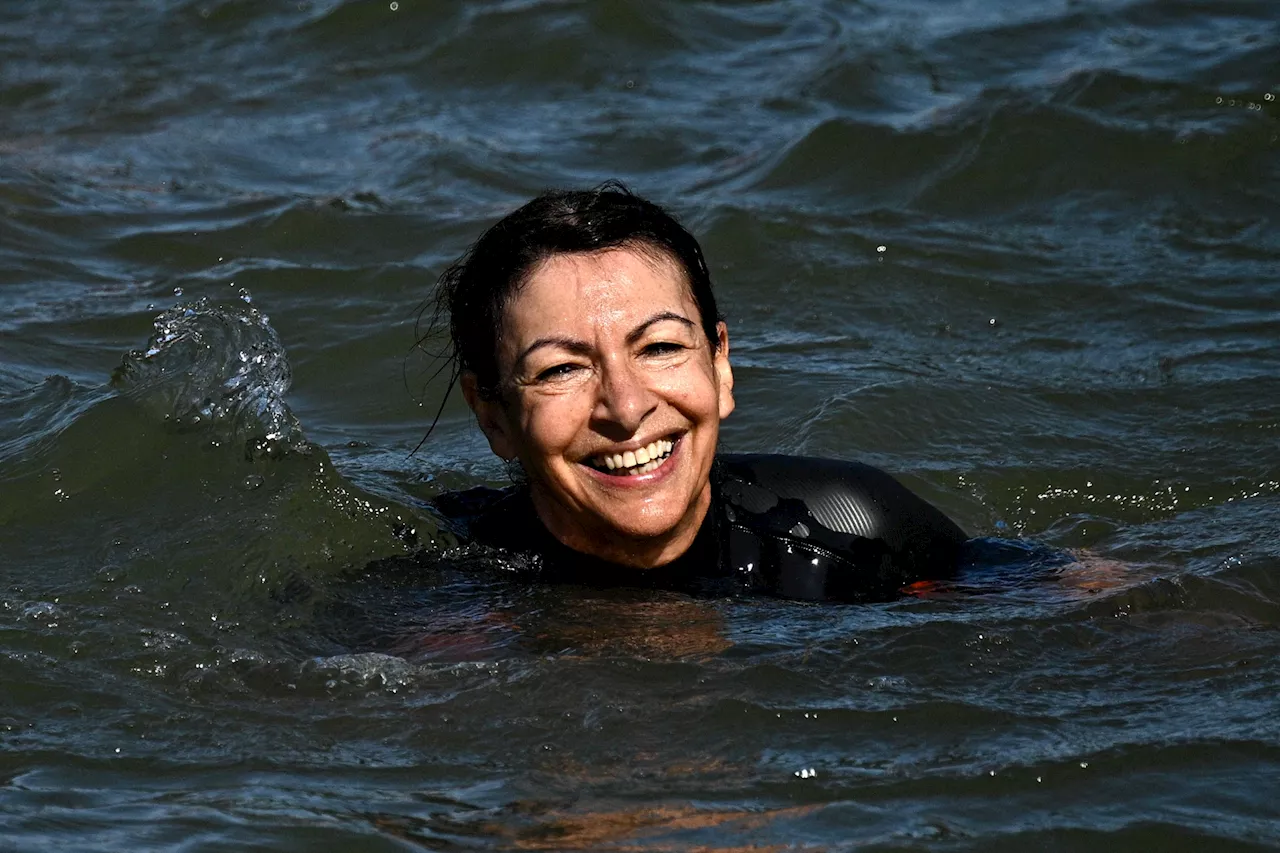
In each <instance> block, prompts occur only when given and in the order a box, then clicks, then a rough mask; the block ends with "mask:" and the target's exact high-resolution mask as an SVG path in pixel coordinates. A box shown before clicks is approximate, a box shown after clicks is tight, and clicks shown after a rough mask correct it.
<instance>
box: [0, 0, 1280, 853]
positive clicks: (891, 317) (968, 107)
mask: <svg viewBox="0 0 1280 853" xmlns="http://www.w3.org/2000/svg"><path fill="white" fill-rule="evenodd" d="M1277 98H1280V11H1277V8H1276V6H1275V4H1274V3H1272V2H1263V1H1262V0H1259V2H1225V0H1224V2H1210V0H1200V2H1186V1H1185V0H1138V1H1137V2H1106V0H1067V2H1061V0H1055V2H1049V0H1043V1H1042V0H1027V2H1021V3H1000V2H996V0H967V2H960V1H959V0H957V2H944V0H937V2H924V0H905V2H883V1H882V0H881V2H863V3H854V2H849V3H843V2H813V3H810V2H801V0H775V2H709V1H708V2H675V0H631V2H622V0H610V2H593V3H581V2H552V0H518V1H517V0H511V2H496V0H495V2H456V0H455V2H444V0H441V1H440V2H423V1H422V0H399V2H398V3H389V2H354V0H347V2H342V0H322V2H301V3H295V2H288V3H284V2H281V3H266V2H261V3H259V2H247V0H223V2H217V0H207V2H189V0H146V2H138V0H133V1H132V2H124V0H93V1H92V2H90V0H68V2H64V3H48V2H39V0H6V2H5V3H4V4H3V5H2V6H0V849H3V850H21V851H28V850H32V851H35V850H130V851H133V850H171V849H181V850H184V851H214V850H316V849H334V850H419V849H426V850H472V849H484V850H487V849H537V850H568V849H576V850H580V849H591V850H597V849H599V850H672V851H674V850H695V849H696V850H778V849H785V850H850V849H876V850H890V849H894V850H897V849H929V850H981V851H989V850H996V851H1005V850H1007V851H1021V850H1033V849H1034V850H1052V851H1076V850H1079V851H1090V853H1092V851H1095V850H1100V849H1101V850H1160V851H1168V850H1197V851H1198V850H1210V849H1211V850H1253V849H1267V848H1274V847H1280V806H1278V805H1277V803H1278V802H1280V701H1278V700H1277V691H1278V690H1280V142H1278V139H1280V103H1278V102H1277ZM608 177H618V178H622V179H624V180H625V181H627V182H628V183H630V184H631V185H632V186H633V187H634V188H635V189H636V190H638V191H640V192H642V193H644V194H646V195H648V196H651V197H653V198H655V199H656V200H658V201H661V202H663V203H666V204H668V205H670V206H671V207H672V208H673V209H674V210H676V211H677V212H678V213H679V214H680V215H681V216H682V217H683V218H684V219H685V221H686V222H687V223H688V224H689V225H690V226H691V227H692V229H693V230H694V231H695V232H696V233H697V234H699V235H700V236H701V237H702V238H703V240H704V244H705V247H706V249H707V253H708V258H709V261H710V262H711V264H712V268H713V275H714V277H715V278H716V282H717V287H718V289H719V293H720V295H721V300H722V304H723V305H724V307H725V308H726V312H727V314H728V316H729V321H730V329H731V336H732V352H733V358H734V363H735V369H736V378H737V391H738V410H737V412H736V413H735V414H734V415H733V417H732V418H731V419H730V421H729V422H727V423H726V436H725V444H726V447H728V448H730V449H734V450H740V451H753V450H767V451H783V452H804V453H810V454H815V455H831V456H842V457H848V458H856V459H860V460H863V461H866V462H869V463H872V464H875V465H879V466H881V467H884V468H886V469H888V470H890V471H892V472H894V473H896V474H897V475H899V476H900V478H901V479H902V480H903V481H904V482H906V483H907V484H909V485H910V486H911V487H912V488H914V489H916V490H918V491H919V492H921V493H922V494H924V495H925V496H927V497H928V498H929V499H930V500H932V501H934V502H935V503H937V504H938V505H939V506H940V507H942V508H943V509H944V510H946V511H947V512H948V514H950V515H951V516H952V517H954V518H955V519H956V520H957V521H958V522H960V523H961V524H962V525H963V526H964V527H965V528H966V529H968V530H969V531H971V532H972V533H974V534H975V535H986V536H991V535H999V536H1006V537H1013V538H1018V537H1022V538H1025V539H1027V540H1030V541H1037V542H1045V543H1048V544H1050V545H1052V546H1053V547H1056V548H1069V549H1080V550H1081V551H1083V552H1085V553H1086V557H1085V558H1084V560H1085V562H1084V563H1082V564H1079V565H1076V566H1072V567H1069V568H1067V569H1066V570H1063V571H1060V572H1049V573H1045V572H1039V573H1036V572H1031V571H1030V570H1028V573H1029V574H1031V575H1034V577H1020V576H1017V574H1016V573H1013V574H1012V575H1010V574H1009V573H1004V574H1001V573H995V572H992V573H988V574H984V573H982V572H980V571H977V572H974V573H972V574H971V575H970V576H968V577H966V578H964V579H963V580H964V583H963V585H964V587H965V589H966V590H967V591H964V592H961V593H956V594H949V595H943V596H941V597H937V598H931V599H905V600H902V601H898V602H893V603H889V604H882V605H872V606H804V605H798V604H794V603H788V602H783V601H776V600H769V599H755V600H737V601H705V600H696V601H695V600H690V599H686V598H683V597H681V596H677V595H670V594H658V593H641V592H634V593H630V592H615V593H602V592H591V591H586V590H576V589H566V588H541V587H536V586H529V585H524V584H518V583H514V582H512V581H510V580H508V579H507V578H506V577H504V576H503V573H502V571H501V569H500V568H497V569H495V568H493V567H490V568H489V570H488V571H485V570H484V568H485V567H484V566H483V565H482V566H477V565H475V564H476V562H477V559H476V558H475V557H468V556H467V555H465V554H464V555H461V556H460V555H457V554H453V553H448V552H446V549H447V548H448V546H449V542H448V540H447V539H446V538H445V537H443V536H441V535H439V534H438V533H437V532H436V531H435V529H434V527H433V526H432V523H431V520H430V518H429V517H428V516H427V515H426V514H425V513H424V512H423V511H422V510H421V509H420V506H421V503H420V502H421V500H422V499H424V498H429V497H431V496H432V495H434V494H437V493H438V492H440V491H442V490H445V489H448V488H456V487H460V486H467V485H473V484H477V483H481V482H501V480H502V478H503V476H504V475H503V471H502V470H501V468H500V467H499V465H498V464H497V463H496V461H495V460H494V459H492V458H491V457H490V456H489V455H488V453H487V450H486V448H485V447H484V444H483V442H482V441H481V440H480V439H479V437H478V434H477V432H476V430H475V429H474V427H473V426H472V424H471V423H470V422H469V420H468V418H467V417H466V414H465V412H464V410H463V409H462V407H461V404H460V401H458V400H453V401H451V402H450V403H449V404H448V405H447V407H446V409H445V413H444V418H443V420H442V424H441V428H440V429H439V430H438V431H437V433H436V435H434V436H433V437H432V438H431V440H430V441H429V442H428V443H427V444H426V445H425V446H424V447H423V448H422V449H421V450H420V451H418V453H417V454H416V455H413V456H410V455H409V454H410V451H411V450H412V449H413V448H414V446H415V445H416V444H417V443H418V441H419V440H420V439H421V437H422V434H423V432H424V430H425V426H426V424H427V422H428V421H429V419H430V415H431V413H432V412H433V411H434V405H435V404H436V402H437V400H438V398H437V397H436V396H434V395H433V391H432V389H430V388H428V389H427V393H426V396H425V397H423V396H422V392H423V386H424V382H425V380H426V378H427V376H428V375H429V372H430V369H431V366H430V364H429V363H428V362H427V361H426V360H425V359H423V358H421V357H420V356H418V355H414V354H412V353H411V351H410V349H411V346H412V343H413V341H414V329H413V323H414V318H415V316H416V312H417V309H418V307H419V306H420V305H421V304H422V302H423V301H424V300H425V299H427V298H428V297H429V295H430V292H431V287H432V283H433V281H434V278H435V276H436V275H437V274H438V273H439V271H440V270H441V269H442V268H443V267H444V265H446V264H447V263H448V262H449V261H450V260H452V259H453V258H454V257H456V256H457V255H458V254H459V253H460V252H461V251H462V250H463V248H465V246H466V245H467V243H468V242H469V241H470V240H472V239H474V238H475V237H476V236H477V235H478V234H479V232H480V230H481V229H482V228H483V227H484V226H486V225H487V224H489V223H490V222H492V221H493V220H494V219H495V218H496V217H497V216H499V215H500V214H501V213H503V212H505V211H506V210H508V209H510V208H512V207H513V206H515V205H516V204H518V203H520V202H522V201H523V200H525V199H527V198H528V197H529V196H531V195H532V194H534V193H535V192H537V191H538V190H540V189H542V188H544V187H546V186H553V185H560V186H565V185H568V186H581V185H589V184H593V183H595V182H598V181H600V180H602V179H604V178H608ZM168 309H174V310H173V311H171V312H170V313H167V314H166V315H165V316H164V317H163V318H162V319H161V320H160V321H159V325H158V326H157V325H153V324H154V323H155V322H156V318H157V315H159V314H161V312H162V311H167V310H168ZM268 317H269V320H268V319H267V318H268ZM153 335H154V336H155V337H154V338H153V337H152V336H153ZM149 338H152V340H151V341H150V342H149ZM149 346H150V347H152V350H153V351H152V352H150V354H148V347H149ZM130 352H132V353H133V354H132V355H128V354H129V353H130ZM122 365H123V366H122ZM117 368H119V371H118V372H117V378H116V380H115V382H114V384H113V383H112V380H111V376H112V373H113V371H117ZM436 390H437V391H438V389H436ZM414 549H422V555H423V556H422V557H421V559H420V560H419V561H418V563H417V565H416V567H414V568H412V569H410V568H407V567H406V565H405V564H404V563H400V564H395V563H391V564H386V563H384V564H383V565H384V566H389V568H385V569H382V570H374V571H371V572H368V573H366V572H365V570H364V567H365V566H366V564H368V563H369V562H370V561H372V560H377V559H380V558H385V557H395V556H397V555H404V554H405V553H407V552H409V551H410V550H414ZM478 562H480V563H484V560H483V559H482V558H481V559H479V560H478Z"/></svg>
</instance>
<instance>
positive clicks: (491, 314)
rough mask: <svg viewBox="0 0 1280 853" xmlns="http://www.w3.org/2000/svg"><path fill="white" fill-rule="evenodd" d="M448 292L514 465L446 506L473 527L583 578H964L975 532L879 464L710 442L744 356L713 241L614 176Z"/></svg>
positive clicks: (478, 406)
mask: <svg viewBox="0 0 1280 853" xmlns="http://www.w3.org/2000/svg"><path fill="white" fill-rule="evenodd" d="M439 301H440V302H439V305H440V309H441V310H442V311H444V312H447V313H448V316H449V329H450V336H451V340H452V347H453V357H454V359H455V361H454V369H455V371H456V373H455V378H456V379H457V380H458V381H459V383H460V385H461V387H462V391H463V395H464V396H465V397H466V400H467V404H468V405H469V406H470V407H471V409H472V411H473V412H475V415H476V419H477V420H478V421H479V424H480V428H481V429H482V430H483V431H484V434H485V436H486V438H487V439H488V441H489V446H490V448H491V449H492V450H493V452H494V453H495V454H497V455H498V456H499V457H501V458H502V459H504V460H507V461H508V462H515V463H518V465H519V468H520V470H522V471H523V477H522V478H521V479H523V482H521V483H520V484H519V485H517V486H515V487H513V488H511V489H507V490H503V491H500V492H499V491H494V490H488V489H481V490H472V491H470V492H464V493H461V494H456V495H446V496H444V497H442V498H440V499H439V500H438V501H437V508H438V509H439V510H440V511H441V512H442V513H443V514H444V515H445V516H446V518H447V519H448V521H449V522H450V523H451V524H452V526H454V528H455V529H456V530H457V531H458V532H459V533H460V534H461V535H462V536H464V537H465V538H468V539H470V540H473V541H476V542H478V543H481V544H484V545H488V546H492V547H496V548H501V549H503V550H505V551H507V552H510V553H513V554H516V555H520V556H522V557H524V558H527V559H529V560H531V561H532V562H534V563H536V564H537V565H538V566H539V567H540V569H541V570H542V571H543V572H545V573H546V575H547V576H548V577H552V578H557V579H564V580H574V581H579V582H586V583H591V584H625V585H642V586H663V587H672V588H686V589H688V588H708V587H710V588H714V589H726V588H729V587H733V586H735V585H736V586H745V587H748V588H751V589H758V590H764V591H769V592H773V593H776V594H779V595H783V596H787V597H793V598H803V599H815V600H816V599H837V600H865V599H868V598H884V597H887V596H892V595H894V594H896V592H897V591H898V590H899V589H901V588H902V587H904V586H905V585H908V584H911V583H913V582H916V581H921V580H927V579H935V578H941V577H947V576H950V575H951V574H952V573H953V571H954V569H955V566H956V563H957V561H958V555H959V553H960V548H961V545H962V544H963V542H964V541H965V537H964V534H963V533H962V532H961V531H960V529H959V528H958V527H956V525H955V524H953V523H952V522H951V521H950V520H948V519H947V518H946V517H945V516H944V515H942V513H940V512H939V511H938V510H936V509H935V508H934V507H932V506H930V505H929V504H927V503H926V502H924V501H923V500H921V499H920V498H918V497H916V496H915V495H913V494H912V493H911V492H909V491H908V490H907V489H905V488H904V487H903V486H901V485H900V484H899V483H897V482H896V481H895V480H893V479H892V478H891V477H889V476H888V475H886V474H884V473H882V472H880V471H877V470H876V469H873V468H870V467H867V466H865V465H859V464H857V463H852V462H840V461H834V460H824V459H804V458H798V457H783V456H740V455H727V454H726V455H717V453H716V447H717V442H718V438H719V431H720V421H721V420H723V419H724V418H726V417H728V416H729V414H730V413H731V412H732V411H733V407H734V400H733V371H732V369H731V367H730V363H729V333H728V330H727V328H726V326H725V324H724V322H723V320H722V319H721V316H720V314H719V312H718V311H717V309H716V303H715V296H714V294H713V293H712V289H711V280H710V275H709V273H708V271H707V265H706V263H705V261H704V260H703V257H702V250H701V248H700V247H699V246H698V243H697V241H696V240H695V239H694V238H693V236H692V235H691V234H689V232H688V231H686V230H685V229H684V228H683V227H681V226H680V225H679V223H677V222H676V221H675V220H674V219H673V218H672V217H671V216H670V215H668V214H667V213H666V212H665V211H663V210H662V209H661V208H659V207H658V206H656V205H654V204H652V203H650V202H648V201H645V200H644V199H642V198H640V197H638V196H636V195H633V194H632V193H630V192H628V191H627V190H626V189H625V188H624V187H622V186H621V185H619V184H615V183H610V184H605V185H603V186H601V187H599V188H597V189H594V190H588V191H575V192H553V193H547V194H544V195H542V196H539V197H538V198H536V199H534V200H533V201H531V202H529V203H528V204H526V205H524V206H523V207H521V208H520V209H518V210H516V211H515V212H513V213H511V214H510V215H508V216H507V217H505V218H504V219H502V220H501V221H500V222H498V223H497V224H496V225H494V226H493V227H492V228H490V229H489V230H488V231H486V232H485V233H484V235H483V236H481V237H480V239H479V240H478V241H477V242H476V244H475V245H474V246H472V247H471V249H470V250H469V251H468V252H467V253H466V254H465V255H464V256H463V257H462V258H461V259H460V260H459V261H458V262H457V263H456V264H454V265H453V266H452V267H450V268H449V269H448V270H447V271H446V272H445V273H444V275H443V276H442V278H441V283H440V291H439Z"/></svg>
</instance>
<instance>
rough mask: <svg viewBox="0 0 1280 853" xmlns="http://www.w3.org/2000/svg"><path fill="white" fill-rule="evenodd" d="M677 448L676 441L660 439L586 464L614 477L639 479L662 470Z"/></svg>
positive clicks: (591, 459) (597, 458)
mask: <svg viewBox="0 0 1280 853" xmlns="http://www.w3.org/2000/svg"><path fill="white" fill-rule="evenodd" d="M678 440H679V439H676V441H678ZM675 446H676V442H675V441H670V440H668V439H665V438H660V439H658V440H657V441H651V442H649V444H648V445H646V446H645V447H640V448H637V449H635V450H628V451H626V452H625V453H614V454H611V455H607V456H593V457H591V458H590V459H588V460H586V462H587V464H588V465H590V466H591V467H592V468H595V469H596V470H597V471H601V472H603V473H605V474H611V475H613V476H614V477H638V476H640V475H641V474H648V473H649V472H650V471H655V470H657V469H658V468H661V467H662V464H663V463H664V462H666V461H667V460H668V459H670V458H671V451H672V450H673V449H674V448H675Z"/></svg>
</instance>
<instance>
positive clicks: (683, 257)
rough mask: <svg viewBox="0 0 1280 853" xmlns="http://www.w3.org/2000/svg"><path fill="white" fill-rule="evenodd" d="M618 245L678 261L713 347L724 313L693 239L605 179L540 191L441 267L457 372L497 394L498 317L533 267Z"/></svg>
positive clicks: (486, 392)
mask: <svg viewBox="0 0 1280 853" xmlns="http://www.w3.org/2000/svg"><path fill="white" fill-rule="evenodd" d="M624 246H625V247H629V248H632V249H635V250H637V251H640V252H642V253H645V254H651V255H653V256H654V257H655V258H657V257H661V256H664V255H665V256H666V257H667V258H668V259H670V260H671V261H674V262H675V263H676V264H677V265H678V267H679V268H680V270H681V272H682V273H683V275H684V277H685V283H686V285H687V286H688V288H689V291H690V294H691V295H692V296H693V299H694V301H695V302H696V303H697V305H698V311H699V314H700V315H701V324H702V330H703V332H704V334H705V335H706V336H707V339H708V340H709V341H711V342H712V343H713V345H714V342H715V340H716V324H717V323H718V322H720V320H721V319H722V318H721V316H720V314H719V311H718V310H717V309H716V299H715V294H714V293H713V292H712V290H711V276H710V274H709V273H708V271H707V264H706V261H705V260H703V257H702V248H701V247H700V246H699V245H698V241H697V240H695V239H694V237H693V235H692V234H690V233H689V232H688V231H687V230H685V228H684V226H682V225H681V224H680V223H679V222H677V221H676V220H675V218H674V217H672V216H671V215H670V214H668V213H667V212H666V211H665V210H663V209H662V208H661V207H659V206H658V205H656V204H654V203H653V202H650V201H647V200H645V199H643V198H641V197H640V196H637V195H635V194H634V193H632V192H630V191H629V190H627V189H626V187H624V186H623V185H622V184H620V183H617V182H615V181H610V182H608V183H605V184H602V185H601V186H599V187H596V188H595V189H590V190H561V191H554V192H547V193H544V194H542V195H540V196H538V197H537V198H535V199H533V200H532V201H530V202H528V203H527V204H525V205H524V206H522V207H520V208H518V209H517V210H515V211H513V212H511V213H509V214H507V216H505V217H503V218H502V219H501V220H500V221H498V222H497V223H496V224H495V225H493V226H492V227H490V228H489V230H487V231H485V232H484V234H482V235H481V236H480V239H479V240H477V241H476V242H475V244H474V245H473V246H472V247H471V248H470V249H468V250H467V252H466V254H464V255H463V256H462V257H461V258H460V259H459V260H458V261H457V262H456V263H454V264H453V266H451V267H449V269H447V270H445V272H444V274H443V275H442V276H441V277H440V288H439V291H438V293H437V299H438V302H439V307H440V308H441V309H443V311H444V312H446V313H447V314H448V316H449V334H450V338H451V341H452V344H453V354H454V357H455V358H456V359H457V367H458V369H459V370H460V371H469V372H470V373H472V374H474V375H475V377H476V381H477V383H478V388H479V390H480V392H481V393H482V394H484V395H486V396H490V397H492V396H494V395H496V394H497V393H498V391H499V386H500V384H501V382H502V378H501V376H500V374H499V371H498V365H497V363H496V362H495V360H494V356H495V353H496V351H497V344H498V336H499V335H500V334H501V326H502V324H501V320H502V316H503V313H504V311H505V309H506V306H507V303H508V302H509V301H510V300H511V298H512V297H513V296H514V295H515V294H516V293H517V292H519V290H520V288H521V287H522V286H523V285H524V283H525V281H526V280H527V278H528V276H529V274H530V273H531V272H532V271H533V269H534V268H535V267H537V266H538V265H539V264H540V263H542V262H543V261H545V260H546V259H547V258H550V257H551V256H552V255H560V254H575V253H592V252H600V251H603V250H605V249H613V248H618V247H624Z"/></svg>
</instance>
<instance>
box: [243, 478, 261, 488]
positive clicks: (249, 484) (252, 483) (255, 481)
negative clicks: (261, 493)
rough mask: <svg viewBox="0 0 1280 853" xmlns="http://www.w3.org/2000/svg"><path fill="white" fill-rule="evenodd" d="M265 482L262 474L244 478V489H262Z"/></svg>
mask: <svg viewBox="0 0 1280 853" xmlns="http://www.w3.org/2000/svg"><path fill="white" fill-rule="evenodd" d="M263 482H264V480H263V478H262V475H261V474H250V475H248V476H247V477H245V478H244V487H245V488H246V489H249V490H253V489H258V488H261V487H262V484H263Z"/></svg>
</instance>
